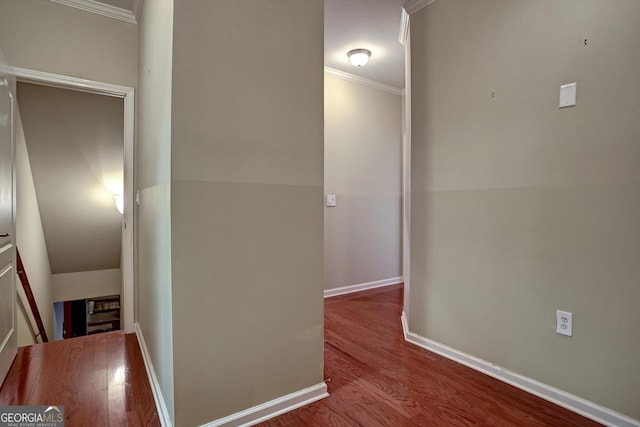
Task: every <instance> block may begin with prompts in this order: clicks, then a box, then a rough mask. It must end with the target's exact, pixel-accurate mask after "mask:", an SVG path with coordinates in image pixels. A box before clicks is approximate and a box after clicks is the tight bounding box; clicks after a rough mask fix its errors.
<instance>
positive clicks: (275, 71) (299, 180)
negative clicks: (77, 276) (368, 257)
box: [171, 0, 323, 426]
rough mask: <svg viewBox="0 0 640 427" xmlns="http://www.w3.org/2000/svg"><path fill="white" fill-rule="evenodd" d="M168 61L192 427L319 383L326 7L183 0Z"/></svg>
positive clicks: (178, 390) (178, 297)
mask: <svg viewBox="0 0 640 427" xmlns="http://www.w3.org/2000/svg"><path fill="white" fill-rule="evenodd" d="M203 40H206V49H203V48H202V41H203ZM173 55H174V57H173V109H172V118H173V121H172V126H173V127H172V153H171V161H172V187H171V191H172V194H171V203H172V204H171V221H172V269H173V270H172V273H173V314H174V316H173V319H174V363H175V365H174V374H175V375H174V378H175V405H176V406H175V408H176V425H181V426H182V425H184V426H193V425H200V424H203V423H206V422H208V421H212V420H215V419H219V418H221V417H224V416H227V415H230V414H232V413H235V412H238V411H241V410H244V409H247V408H250V407H252V406H255V405H258V404H261V403H264V402H266V401H269V400H271V399H275V398H278V397H281V396H284V395H286V394H289V393H292V392H295V391H298V390H301V389H304V388H306V387H310V386H312V385H316V384H318V383H321V382H322V380H323V298H322V290H323V243H322V241H323V238H322V233H323V231H322V229H323V208H322V200H323V197H322V192H323V190H322V187H323V111H322V99H323V3H322V1H321V0H302V1H301V0H275V1H269V2H265V1H263V0H242V1H237V0H221V1H215V2H211V1H204V0H200V1H196V0H176V2H175V18H174V46H173Z"/></svg>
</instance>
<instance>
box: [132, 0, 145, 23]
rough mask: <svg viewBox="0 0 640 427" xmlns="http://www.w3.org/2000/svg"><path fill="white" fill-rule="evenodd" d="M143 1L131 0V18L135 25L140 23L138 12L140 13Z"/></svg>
mask: <svg viewBox="0 0 640 427" xmlns="http://www.w3.org/2000/svg"><path fill="white" fill-rule="evenodd" d="M143 1H144V0H133V17H134V18H135V20H136V24H137V23H139V22H140V12H142V2H143Z"/></svg>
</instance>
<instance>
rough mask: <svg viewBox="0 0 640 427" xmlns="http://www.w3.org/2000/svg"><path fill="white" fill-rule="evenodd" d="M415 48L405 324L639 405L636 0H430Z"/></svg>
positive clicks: (584, 392) (635, 413) (515, 366)
mask: <svg viewBox="0 0 640 427" xmlns="http://www.w3.org/2000/svg"><path fill="white" fill-rule="evenodd" d="M411 48H412V55H411V61H412V76H411V85H412V90H411V97H412V147H411V150H412V158H411V159H412V165H411V168H412V182H411V185H412V194H411V197H412V200H411V203H412V211H411V301H410V308H411V311H410V316H409V326H410V328H411V331H412V332H414V333H416V334H419V335H421V336H423V337H426V338H428V339H431V340H433V341H436V342H439V343H442V344H445V345H447V346H450V347H453V348H455V349H458V350H460V351H461V352H464V353H466V354H470V355H473V356H475V357H478V358H480V359H483V360H486V361H488V362H489V363H491V364H495V365H498V366H501V367H503V368H506V369H508V370H510V371H513V372H517V373H519V374H521V375H524V376H526V377H529V378H532V379H534V380H537V381H539V382H542V383H545V384H548V385H550V386H552V387H555V388H557V389H560V390H564V391H567V392H569V393H572V394H573V395H576V396H579V397H581V398H584V399H587V400H589V401H592V402H595V403H596V404H598V405H602V406H604V407H606V408H610V409H612V410H614V411H617V412H619V413H622V414H625V415H627V416H630V417H633V418H635V419H640V406H639V405H638V402H640V387H638V375H637V373H638V372H640V358H638V354H640V336H639V335H638V325H639V324H640V311H639V310H638V309H637V301H639V300H640V287H639V286H638V271H639V270H638V259H639V257H640V249H639V247H638V242H639V241H640V223H639V222H638V218H640V198H639V197H638V194H640V169H639V168H638V162H639V159H640V121H639V120H638V117H640V103H638V99H640V85H638V82H637V76H638V75H640V57H639V55H640V2H637V1H633V0H627V1H625V0H620V1H615V2H609V1H602V0H576V1H574V0H567V1H561V2H557V1H538V0H522V1H517V2H504V1H497V0H496V1H494V0H487V1H483V2H476V1H471V0H467V1H465V0H447V1H438V2H435V3H433V4H432V5H430V6H428V7H427V8H425V9H422V10H421V11H420V12H418V13H416V14H414V15H412V16H411ZM572 82H577V105H576V106H575V107H571V108H563V109H559V108H558V106H559V103H558V101H559V90H560V86H561V85H563V84H567V83H572ZM556 310H565V311H569V312H572V313H573V337H570V338H569V337H566V336H561V335H558V334H556V333H555V313H556Z"/></svg>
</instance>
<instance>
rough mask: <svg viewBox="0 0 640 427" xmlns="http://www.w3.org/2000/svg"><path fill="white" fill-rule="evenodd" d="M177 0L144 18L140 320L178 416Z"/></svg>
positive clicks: (150, 5)
mask: <svg viewBox="0 0 640 427" xmlns="http://www.w3.org/2000/svg"><path fill="white" fill-rule="evenodd" d="M172 39H173V1H172V0H163V1H147V2H144V6H143V9H142V14H141V18H140V39H139V41H140V46H139V51H140V58H139V61H140V62H139V70H140V76H139V87H138V92H137V95H136V98H137V104H136V111H137V123H136V129H137V132H138V135H137V140H136V150H137V151H136V164H135V169H136V182H137V184H136V185H137V188H138V189H139V191H140V206H138V208H137V209H138V210H137V224H136V234H137V235H136V261H135V265H136V275H137V276H136V289H135V301H136V308H135V320H136V322H137V323H138V325H139V327H140V330H141V331H142V335H143V336H144V340H145V343H146V345H147V348H148V351H149V356H150V359H151V363H152V364H153V368H154V370H155V373H156V375H157V377H158V382H159V384H160V388H161V390H162V396H163V399H164V401H165V403H166V405H167V410H168V412H169V414H168V415H169V417H170V418H171V419H173V406H174V405H173V326H172V325H173V323H172V302H171V205H170V200H171V194H170V189H171V185H170V176H171V159H170V150H171V73H172V67H171V58H172V45H173V43H172Z"/></svg>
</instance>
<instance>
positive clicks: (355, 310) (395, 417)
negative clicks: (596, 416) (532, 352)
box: [260, 285, 600, 427]
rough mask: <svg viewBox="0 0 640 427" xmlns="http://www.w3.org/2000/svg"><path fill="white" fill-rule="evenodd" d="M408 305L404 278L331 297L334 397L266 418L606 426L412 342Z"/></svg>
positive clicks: (329, 370)
mask: <svg viewBox="0 0 640 427" xmlns="http://www.w3.org/2000/svg"><path fill="white" fill-rule="evenodd" d="M401 312H402V286H401V285H396V286H391V287H386V288H381V289H377V290H372V291H366V292H360V293H357V294H351V295H345V296H340V297H334V298H329V299H327V300H325V378H328V379H330V381H329V382H328V386H329V394H330V396H329V397H328V398H326V399H323V400H321V401H319V402H315V403H313V404H311V405H307V406H305V407H302V408H300V409H297V410H295V411H292V412H289V413H286V414H283V415H281V416H279V417H277V418H274V419H271V420H269V421H266V422H264V423H262V424H260V425H261V426H265V427H267V426H339V427H343V426H365V427H373V426H430V427H431V426H433V427H438V426H446V427H451V426H517V427H526V426H554V427H569V426H574V427H578V426H579V427H590V426H598V425H600V424H598V423H595V422H593V421H590V420H588V419H586V418H583V417H581V416H579V415H577V414H574V413H572V412H570V411H568V410H566V409H563V408H561V407H559V406H556V405H554V404H552V403H549V402H547V401H544V400H542V399H540V398H537V397H535V396H533V395H530V394H528V393H525V392H523V391H521V390H519V389H516V388H515V387H512V386H510V385H508V384H505V383H503V382H501V381H498V380H496V379H494V378H491V377H489V376H487V375H484V374H482V373H480V372H477V371H474V370H472V369H470V368H467V367H465V366H463V365H460V364H458V363H455V362H453V361H451V360H448V359H446V358H444V357H441V356H439V355H436V354H434V353H431V352H429V351H426V350H423V349H421V348H419V347H416V346H414V345H412V344H408V343H406V342H405V341H404V338H403V335H402V327H401V324H400V315H401Z"/></svg>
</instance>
